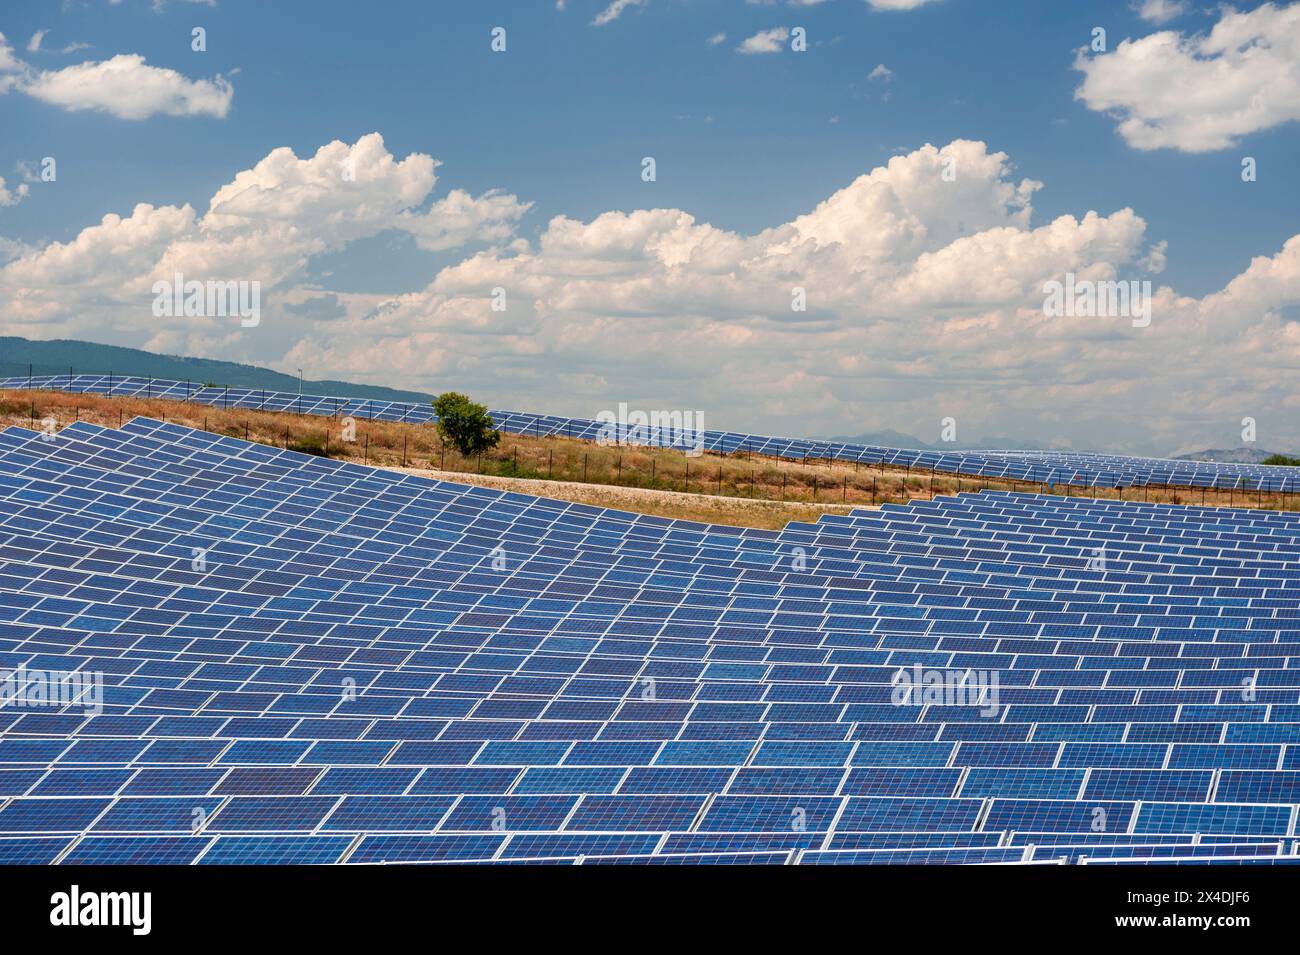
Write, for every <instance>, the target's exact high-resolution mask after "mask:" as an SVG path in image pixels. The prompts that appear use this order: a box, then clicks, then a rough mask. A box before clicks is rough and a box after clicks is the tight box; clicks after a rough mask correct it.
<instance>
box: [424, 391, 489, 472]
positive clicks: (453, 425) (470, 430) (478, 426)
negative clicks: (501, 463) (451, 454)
mask: <svg viewBox="0 0 1300 955" xmlns="http://www.w3.org/2000/svg"><path fill="white" fill-rule="evenodd" d="M433 413H434V414H436V415H437V416H438V434H439V435H440V436H441V437H442V440H443V443H445V444H450V445H451V446H452V447H453V448H455V449H456V450H457V451H459V452H460V453H461V454H463V455H465V456H466V457H469V456H472V455H476V454H481V453H482V452H484V451H486V450H488V448H495V447H496V446H497V442H499V441H500V440H501V432H500V431H497V430H496V429H495V427H494V426H493V422H492V416H491V415H489V414H488V410H487V406H486V405H480V404H475V403H474V402H473V401H470V399H469V397H468V396H467V395H462V394H458V393H456V392H454V391H448V392H446V393H445V394H441V395H439V396H438V397H437V398H436V399H435V400H434V402H433Z"/></svg>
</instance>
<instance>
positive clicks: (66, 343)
mask: <svg viewBox="0 0 1300 955" xmlns="http://www.w3.org/2000/svg"><path fill="white" fill-rule="evenodd" d="M29 365H30V366H31V368H32V374H34V375H66V374H67V373H68V369H69V368H71V369H72V370H73V371H74V372H75V373H76V374H79V375H81V374H96V373H98V374H104V375H107V374H108V373H110V372H112V373H113V374H114V375H137V376H142V377H146V378H172V379H175V380H177V381H194V382H198V383H201V384H214V385H230V386H231V387H239V388H265V389H266V390H267V391H288V392H296V391H297V390H298V379H297V377H295V376H294V375H285V374H281V373H280V372H278V371H271V370H270V369H269V368H258V367H257V366H256V365H241V364H239V363H237V362H233V361H212V360H210V359H207V358H181V357H178V356H176V355H156V354H154V353H153V352H147V351H141V350H140V349H138V348H119V347H118V346H116V345H98V344H96V343H94V342H82V341H73V340H59V339H56V340H54V341H30V340H28V339H26V338H10V337H0V377H3V378H11V377H15V376H19V375H26V374H27V369H28V366H29ZM302 390H303V393H304V394H316V395H331V396H333V395H337V396H339V397H340V398H374V399H376V400H378V401H416V402H420V403H424V402H427V401H431V400H432V398H433V396H432V395H427V394H424V393H422V392H418V391H401V390H399V389H397V388H385V387H383V386H381V385H354V384H352V383H351V382H347V381H331V380H329V379H326V380H312V379H310V378H305V379H303V382H302Z"/></svg>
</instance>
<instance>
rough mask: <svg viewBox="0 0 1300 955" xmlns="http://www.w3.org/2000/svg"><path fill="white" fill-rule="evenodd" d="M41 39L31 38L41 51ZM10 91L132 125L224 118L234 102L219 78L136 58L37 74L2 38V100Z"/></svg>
mask: <svg viewBox="0 0 1300 955" xmlns="http://www.w3.org/2000/svg"><path fill="white" fill-rule="evenodd" d="M39 37H40V34H38V35H37V36H34V37H33V38H32V42H33V43H35V44H36V45H37V48H39V45H40V44H39ZM28 49H32V47H31V45H30V44H29V46H28ZM68 49H72V48H71V47H70V48H68ZM11 90H13V91H17V92H21V93H25V94H26V95H28V96H31V97H33V98H34V99H38V100H41V101H42V102H45V103H49V104H51V105H54V106H59V107H61V108H63V109H65V110H68V111H74V112H75V111H78V110H96V111H99V112H104V113H109V114H110V115H113V116H117V117H118V118H120V119H132V120H141V119H148V118H149V117H150V116H156V115H167V116H215V117H218V118H223V117H225V116H226V114H227V113H228V112H229V111H230V103H231V100H232V98H233V96H234V90H233V88H232V87H231V85H230V82H229V81H228V80H227V79H225V78H224V77H222V76H220V75H218V76H216V77H214V78H212V79H199V80H191V79H189V78H187V77H185V76H183V75H181V74H180V73H178V72H176V71H175V70H171V69H164V68H162V67H157V66H150V65H149V64H148V63H146V62H145V60H144V57H143V56H140V55H139V54H135V53H122V54H118V55H117V56H114V57H112V58H111V59H108V60H103V61H101V62H86V63H80V64H77V65H75V66H68V67H64V68H63V69H61V70H39V69H35V68H33V67H31V66H30V65H28V64H26V63H24V62H22V61H20V60H18V59H17V58H16V57H15V56H14V54H13V48H12V47H10V46H9V44H8V42H7V41H6V40H5V38H4V34H0V94H2V93H7V92H10V91H11Z"/></svg>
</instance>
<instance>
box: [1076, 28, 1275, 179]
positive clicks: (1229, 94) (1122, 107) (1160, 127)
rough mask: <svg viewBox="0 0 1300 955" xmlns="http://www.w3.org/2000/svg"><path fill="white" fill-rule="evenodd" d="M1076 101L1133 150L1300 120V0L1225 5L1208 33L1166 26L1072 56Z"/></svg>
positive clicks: (1194, 143) (1227, 138) (1211, 144)
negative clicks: (1111, 122)
mask: <svg viewBox="0 0 1300 955" xmlns="http://www.w3.org/2000/svg"><path fill="white" fill-rule="evenodd" d="M1074 66H1075V69H1077V70H1078V71H1080V72H1081V73H1083V82H1082V83H1081V84H1080V85H1079V87H1078V89H1077V90H1076V91H1075V98H1076V99H1078V100H1081V101H1082V102H1083V103H1084V105H1086V106H1087V107H1088V108H1089V109H1091V110H1096V111H1099V112H1106V113H1109V114H1112V115H1113V116H1114V117H1115V118H1116V119H1117V120H1118V122H1119V132H1120V135H1121V136H1123V137H1124V140H1125V142H1127V143H1128V144H1129V145H1130V146H1132V147H1134V148H1136V149H1142V150H1152V149H1178V150H1181V151H1183V152H1189V153H1201V152H1209V151H1212V150H1217V149H1226V148H1228V147H1230V146H1234V145H1236V144H1237V143H1238V142H1239V141H1240V140H1241V138H1242V137H1243V136H1247V135H1249V134H1250V133H1254V132H1258V131H1260V130H1264V129H1270V128H1272V127H1274V126H1278V125H1280V124H1282V123H1286V122H1289V121H1291V120H1296V119H1300V2H1297V3H1292V4H1290V5H1289V6H1282V7H1279V6H1277V5H1275V4H1272V3H1266V4H1264V5H1262V6H1260V7H1257V8H1256V9H1254V10H1251V11H1248V12H1245V13H1242V12H1240V11H1237V10H1234V9H1233V8H1231V7H1224V8H1223V9H1222V11H1221V16H1220V19H1219V21H1218V22H1217V23H1216V24H1215V25H1214V28H1213V29H1212V30H1211V31H1210V32H1209V33H1208V34H1197V35H1192V36H1184V35H1183V34H1180V33H1178V32H1176V31H1172V30H1166V31H1161V32H1159V33H1153V34H1151V35H1150V36H1145V37H1142V38H1140V39H1137V40H1133V39H1125V40H1124V41H1123V42H1121V43H1120V44H1119V46H1117V47H1116V48H1115V49H1114V51H1113V52H1111V53H1104V54H1100V55H1096V56H1088V55H1087V54H1086V52H1085V51H1083V50H1080V51H1079V52H1078V54H1076V58H1075V62H1074Z"/></svg>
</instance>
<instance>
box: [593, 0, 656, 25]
mask: <svg viewBox="0 0 1300 955" xmlns="http://www.w3.org/2000/svg"><path fill="white" fill-rule="evenodd" d="M649 2H650V0H613V3H611V4H610V5H609V6H607V7H606V8H605V9H604V10H602V11H600V13H598V14H596V19H594V20H592V21H591V25H592V26H594V27H603V26H604V25H605V24H607V23H613V22H614V21H615V20H617V19H618V18H619V17H621V16H622V15H623V11H624V10H627V9H628V8H629V7H641V6H645V5H646V4H647V3H649Z"/></svg>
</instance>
